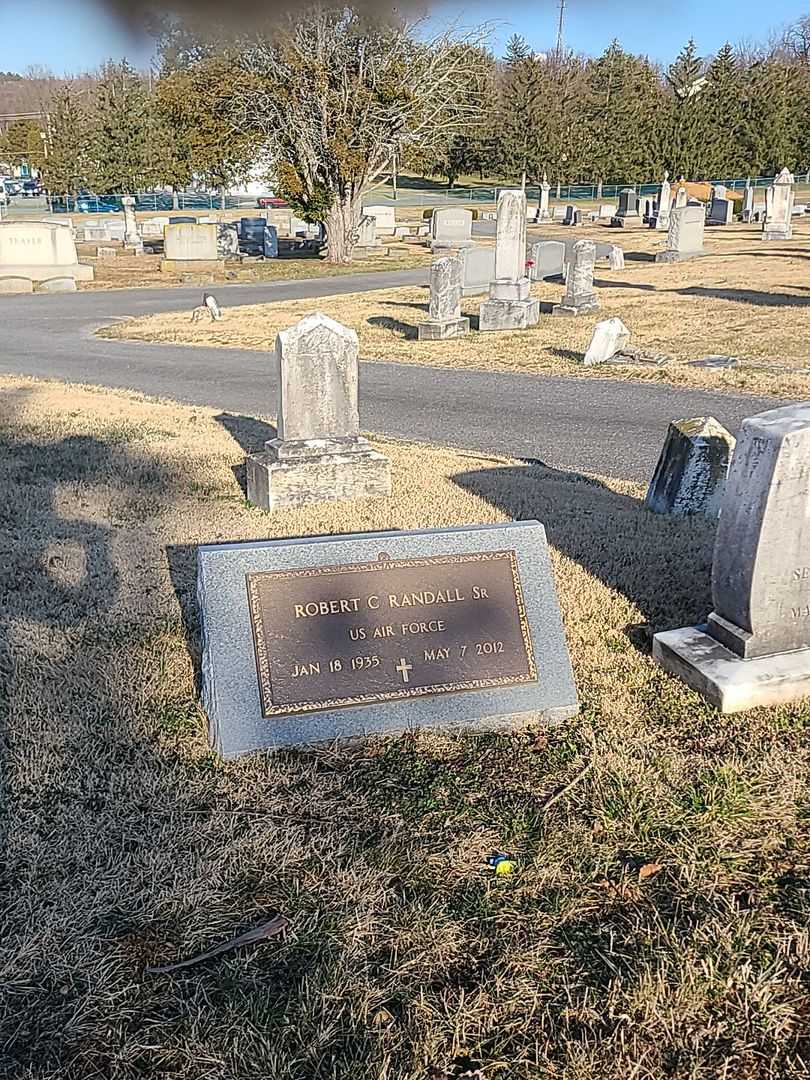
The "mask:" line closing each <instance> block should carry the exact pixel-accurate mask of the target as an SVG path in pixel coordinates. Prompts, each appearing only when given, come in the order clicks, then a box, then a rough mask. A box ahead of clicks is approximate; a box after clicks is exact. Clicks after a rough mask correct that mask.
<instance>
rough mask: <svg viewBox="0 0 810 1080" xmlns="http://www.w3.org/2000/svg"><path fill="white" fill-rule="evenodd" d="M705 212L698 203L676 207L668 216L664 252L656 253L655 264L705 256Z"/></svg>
mask: <svg viewBox="0 0 810 1080" xmlns="http://www.w3.org/2000/svg"><path fill="white" fill-rule="evenodd" d="M705 224H706V212H705V210H704V208H703V206H702V205H701V204H700V203H698V204H695V205H693V204H692V203H688V204H687V205H686V206H676V207H675V208H674V210H672V212H671V213H670V215H669V231H668V232H667V247H666V251H659V252H656V256H655V261H656V262H663V263H667V262H685V261H686V260H687V259H696V258H698V257H699V256H701V255H705V254H706V251H705V249H704V247H703V230H704V226H705Z"/></svg>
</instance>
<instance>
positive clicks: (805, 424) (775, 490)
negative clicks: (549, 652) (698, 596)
mask: <svg viewBox="0 0 810 1080" xmlns="http://www.w3.org/2000/svg"><path fill="white" fill-rule="evenodd" d="M712 601H713V606H714V610H713V611H712V613H711V614H710V615H709V618H708V621H707V623H706V625H704V626H693V627H686V628H685V629H681V630H670V631H667V632H664V633H659V634H656V635H655V638H654V639H653V655H654V657H655V658H656V659H657V660H658V662H659V663H661V664H662V665H663V666H664V667H665V668H666V669H667V670H668V671H671V672H672V673H673V674H676V675H678V676H679V677H680V678H682V679H683V680H684V681H685V682H686V683H688V684H689V685H690V686H691V687H693V688H694V689H696V690H698V691H700V692H701V693H702V694H704V696H706V697H707V698H708V699H709V700H710V701H711V702H712V704H714V705H716V706H717V707H718V708H720V709H721V711H723V712H739V711H741V710H743V709H749V708H753V707H754V706H757V705H777V704H780V703H782V702H787V701H792V700H794V698H797V697H801V696H803V695H807V694H810V403H807V402H804V403H801V404H795V405H788V406H786V407H785V408H781V409H771V410H770V411H768V412H764V413H760V414H759V415H757V416H752V417H749V418H748V419H747V420H744V421H743V424H742V428H741V430H740V433H739V435H738V437H737V445H736V448H735V450H734V456H733V457H732V460H731V467H730V469H729V473H728V478H727V480H726V485H725V490H724V492H723V498H722V501H721V504H720V521H719V524H718V528H717V534H716V539H715V547H714V559H713V564H712Z"/></svg>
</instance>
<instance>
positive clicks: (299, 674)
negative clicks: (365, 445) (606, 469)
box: [197, 521, 577, 757]
mask: <svg viewBox="0 0 810 1080" xmlns="http://www.w3.org/2000/svg"><path fill="white" fill-rule="evenodd" d="M197 598H198V605H199V612H200V622H201V626H202V642H203V651H202V665H201V666H202V700H203V707H204V709H205V712H206V714H207V716H208V723H209V738H210V742H211V745H212V746H213V748H214V749H215V750H217V751H218V752H219V753H220V754H222V755H223V756H224V757H236V756H238V755H240V754H245V753H249V752H250V751H253V750H260V749H264V748H271V747H280V746H290V745H305V744H309V743H316V742H322V741H331V740H333V739H336V738H344V737H349V736H362V735H366V734H373V733H384V732H398V731H404V730H410V729H414V728H418V727H431V728H433V727H435V728H442V727H454V726H459V725H464V726H469V727H471V728H504V729H512V728H517V727H521V726H525V725H527V724H530V723H536V722H544V723H549V722H554V721H560V720H563V719H565V718H567V717H570V716H572V715H574V714H575V713H576V711H577V699H576V691H575V689H574V682H573V676H572V672H571V663H570V660H569V657H568V652H567V649H566V645H565V639H564V636H563V630H562V624H561V620H560V612H559V606H558V603H557V597H556V593H555V589H554V582H553V578H552V572H551V565H550V561H549V555H548V548H547V543H546V536H545V531H544V529H543V526H542V525H540V524H539V523H538V522H535V521H520V522H513V523H508V524H503V525H472V526H467V527H464V528H449V529H426V530H419V531H415V532H383V533H362V534H352V535H347V536H316V537H311V538H304V539H295V540H266V541H254V542H250V543H236V544H214V545H206V546H203V547H200V548H199V550H198V556H197Z"/></svg>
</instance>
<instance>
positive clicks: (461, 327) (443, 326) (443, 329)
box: [417, 315, 470, 341]
mask: <svg viewBox="0 0 810 1080" xmlns="http://www.w3.org/2000/svg"><path fill="white" fill-rule="evenodd" d="M417 331H418V340H419V341H447V340H449V339H450V338H457V337H464V335H465V334H469V332H470V320H469V319H468V318H467V316H466V315H462V316H460V317H459V318H458V319H426V320H425V322H420V323H419V326H418V327H417Z"/></svg>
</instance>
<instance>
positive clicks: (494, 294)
mask: <svg viewBox="0 0 810 1080" xmlns="http://www.w3.org/2000/svg"><path fill="white" fill-rule="evenodd" d="M530 290H531V282H530V281H529V279H528V278H527V277H524V278H518V280H517V281H499V280H498V279H497V278H496V280H495V281H492V282H491V283H490V286H489V298H490V300H528V299H529V292H530Z"/></svg>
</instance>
